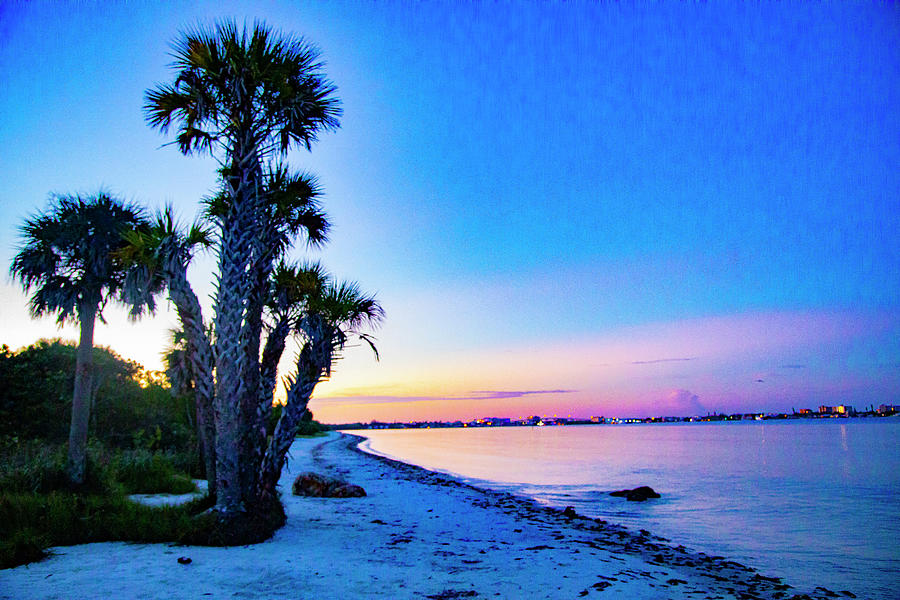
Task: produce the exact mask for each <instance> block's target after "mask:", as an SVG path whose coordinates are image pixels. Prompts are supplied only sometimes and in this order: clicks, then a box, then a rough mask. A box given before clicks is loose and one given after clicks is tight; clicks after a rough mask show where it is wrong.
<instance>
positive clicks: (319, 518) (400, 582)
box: [0, 434, 824, 600]
mask: <svg viewBox="0 0 900 600" xmlns="http://www.w3.org/2000/svg"><path fill="white" fill-rule="evenodd" d="M347 441H348V439H347V438H344V439H342V438H341V437H340V436H339V435H338V434H330V435H329V436H328V437H327V438H312V439H303V440H298V441H297V442H296V443H295V444H294V446H293V447H292V449H291V457H292V459H291V461H290V463H289V465H288V466H287V467H286V468H285V471H284V473H283V474H282V478H281V486H282V489H283V490H284V491H285V493H284V496H283V501H284V505H285V510H286V512H287V517H288V519H287V524H286V525H285V526H284V527H283V528H282V529H281V530H279V531H278V532H277V533H276V534H275V536H274V537H273V538H272V539H271V540H269V541H267V542H264V543H262V544H256V545H253V546H244V547H234V548H206V547H198V546H177V545H171V544H128V543H101V544H85V545H81V546H71V547H60V548H54V549H53V554H54V555H53V556H52V557H51V558H49V559H47V560H44V561H42V562H38V563H33V564H30V565H25V566H22V567H17V568H15V569H9V570H4V571H0V598H4V599H6V598H8V599H17V600H26V599H30V598H40V599H51V598H59V599H67V600H69V599H71V600H75V599H80V598H85V599H87V598H91V599H93V598H109V599H113V598H115V599H117V600H118V599H129V598H152V599H157V598H158V599H166V600H169V599H172V600H174V599H178V598H186V599H187V598H190V599H198V598H252V599H257V598H258V599H264V598H265V599H268V598H291V599H298V598H303V599H313V598H315V599H328V598H335V599H342V600H344V599H354V598H398V599H400V598H442V599H449V598H523V599H525V598H527V599H531V598H553V599H555V598H579V597H586V598H594V597H599V598H623V599H624V598H628V599H642V598H646V599H650V598H659V599H680V598H709V599H712V598H738V597H741V596H739V595H738V594H739V593H742V592H743V593H752V594H753V596H751V597H753V598H756V597H759V598H779V597H790V596H791V595H793V594H794V593H796V590H789V591H787V592H784V591H778V590H777V589H776V583H773V582H770V581H768V580H765V579H763V578H760V577H759V576H757V575H756V574H755V573H754V572H753V571H751V570H749V569H746V568H745V567H740V566H739V565H737V566H735V565H734V564H733V563H726V562H724V561H722V560H718V559H710V558H709V557H704V556H702V555H698V554H694V553H690V552H685V551H683V550H679V549H676V548H674V547H672V545H667V544H664V543H662V542H661V541H660V540H658V539H656V538H652V537H647V536H640V537H638V536H635V535H634V534H630V533H628V532H625V531H624V530H622V529H621V528H618V527H615V526H610V525H605V524H602V523H596V522H594V521H591V520H588V519H581V518H576V519H567V518H565V517H563V516H562V515H561V514H560V513H559V512H558V511H551V510H549V509H542V508H540V507H537V506H536V505H534V504H532V503H529V502H526V501H521V500H516V499H514V498H512V497H511V496H508V495H505V494H497V493H485V492H482V491H480V490H476V489H473V488H470V487H468V486H465V485H461V484H457V483H456V482H454V481H453V480H450V479H448V478H446V477H443V476H440V475H435V474H429V473H427V472H424V471H421V470H419V469H417V468H415V467H408V466H405V465H400V466H397V465H395V464H394V463H392V462H391V461H388V460H385V459H380V458H376V457H372V456H368V455H364V454H361V453H359V452H354V451H351V450H348V449H347V445H348V444H347ZM307 470H314V471H318V472H323V473H328V474H332V475H338V476H343V477H345V478H347V479H349V480H350V482H351V483H355V484H358V485H362V486H363V487H364V488H365V489H366V491H367V492H368V496H367V497H365V498H351V499H320V498H297V497H294V496H292V495H291V494H290V482H291V481H292V479H293V476H295V475H296V474H297V473H299V472H302V471H307ZM179 557H188V558H190V559H191V562H190V564H188V565H181V564H179V563H178V562H177V559H178V558H179ZM674 580H679V581H678V582H675V581H674ZM778 594H781V596H779V595H778ZM811 596H812V597H820V596H817V595H816V594H811ZM821 597H824V596H821Z"/></svg>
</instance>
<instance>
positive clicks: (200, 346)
mask: <svg viewBox="0 0 900 600" xmlns="http://www.w3.org/2000/svg"><path fill="white" fill-rule="evenodd" d="M166 279H167V282H166V284H167V287H168V289H169V298H171V300H172V302H173V303H174V304H175V309H176V310H177V311H178V319H179V320H180V321H181V328H182V330H183V331H184V333H185V335H186V336H187V342H188V344H187V345H188V348H187V351H188V360H190V362H191V370H192V371H193V374H194V394H195V398H196V402H197V432H198V434H199V436H200V445H201V448H202V450H203V461H204V466H205V467H206V481H207V485H208V489H209V495H210V496H212V497H216V447H215V440H216V423H215V418H214V415H213V399H214V398H215V383H214V379H213V353H212V346H211V344H210V342H209V337H207V335H206V329H205V328H204V326H203V313H202V310H201V308H200V301H199V300H198V299H197V295H196V294H195V293H194V290H193V289H191V286H190V283H188V280H187V273H186V271H185V268H184V267H183V266H182V267H181V268H173V269H170V270H169V271H168V272H167V278H166Z"/></svg>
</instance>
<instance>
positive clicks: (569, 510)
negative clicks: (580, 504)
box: [563, 506, 578, 518]
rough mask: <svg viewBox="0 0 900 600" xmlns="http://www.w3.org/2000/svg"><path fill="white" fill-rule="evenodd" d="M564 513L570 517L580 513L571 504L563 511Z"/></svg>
mask: <svg viewBox="0 0 900 600" xmlns="http://www.w3.org/2000/svg"><path fill="white" fill-rule="evenodd" d="M563 515H564V516H566V517H570V518H571V517H576V516H578V514H577V513H576V512H575V509H574V508H573V507H571V506H567V507H566V509H565V510H564V511H563Z"/></svg>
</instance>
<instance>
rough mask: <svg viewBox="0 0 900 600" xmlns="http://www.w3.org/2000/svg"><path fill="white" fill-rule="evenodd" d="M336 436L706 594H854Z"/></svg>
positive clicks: (432, 481)
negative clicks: (694, 577)
mask: <svg viewBox="0 0 900 600" xmlns="http://www.w3.org/2000/svg"><path fill="white" fill-rule="evenodd" d="M341 435H343V436H345V437H349V438H355V439H356V440H357V441H356V442H351V443H349V444H348V448H350V449H351V450H353V451H354V452H357V453H360V454H363V455H365V456H368V457H370V458H372V459H375V460H378V461H382V462H384V463H385V464H388V465H390V466H391V468H393V469H396V470H398V471H400V472H403V473H404V474H406V475H407V476H408V477H410V478H412V479H414V480H416V481H418V482H420V483H426V484H429V485H439V486H456V487H459V488H465V489H468V490H472V491H474V492H476V493H478V494H482V495H484V497H485V499H486V502H485V504H483V505H482V506H483V507H488V506H490V507H493V508H499V509H500V510H503V511H504V512H507V513H509V514H514V515H515V517H516V518H518V519H523V520H539V521H540V520H545V521H550V522H553V523H555V524H557V525H560V526H561V527H569V528H572V529H575V530H577V531H579V532H587V533H590V534H591V535H594V536H596V537H597V538H598V539H596V540H593V541H585V540H573V541H575V542H576V543H581V544H586V545H589V546H593V545H594V544H596V545H601V546H602V547H603V548H604V549H606V550H612V551H619V552H624V553H626V554H629V555H632V556H636V557H638V558H640V559H641V560H643V561H645V562H646V563H647V564H648V565H651V566H665V567H670V568H677V569H688V570H693V571H695V572H696V573H697V574H698V575H699V576H700V577H701V578H705V579H708V580H709V582H710V588H711V591H717V592H720V593H721V592H722V591H724V592H726V593H728V594H731V595H732V596H729V597H737V598H769V597H771V598H779V599H782V598H788V599H791V598H798V599H799V598H802V599H804V600H805V599H806V598H809V599H811V600H813V599H816V600H817V599H819V598H839V597H844V598H856V595H855V594H853V593H852V592H850V591H833V590H829V589H828V588H825V587H817V588H815V589H814V590H812V591H809V590H799V589H796V588H794V586H791V585H790V584H788V583H786V582H784V581H783V579H782V578H779V577H767V576H765V575H763V574H761V573H759V572H758V571H757V570H756V569H755V568H753V567H749V566H747V565H744V564H741V563H739V562H737V561H733V560H728V559H727V558H726V557H722V556H713V555H708V554H706V553H704V552H701V551H698V550H694V549H691V548H688V547H685V546H684V545H680V544H679V545H673V542H672V540H669V539H667V538H664V537H661V536H657V535H654V534H653V533H651V532H649V531H647V530H645V529H641V530H639V531H638V532H637V533H635V532H634V531H633V530H631V529H628V528H627V527H625V526H622V525H618V524H615V523H612V522H609V521H606V520H604V519H599V518H593V517H587V516H583V515H580V514H577V513H567V512H566V509H559V508H554V507H551V506H546V505H543V504H540V503H539V502H537V501H536V500H533V499H531V498H527V497H524V496H518V495H516V494H512V493H510V492H504V491H499V490H492V489H488V488H481V487H478V486H476V485H473V484H470V483H467V482H465V481H462V480H460V479H458V478H456V477H454V476H452V475H449V474H446V473H442V472H438V471H431V470H429V469H426V468H424V467H420V466H418V465H414V464H410V463H406V462H403V461H401V460H399V459H396V458H391V457H388V456H385V455H382V454H377V453H375V452H374V451H372V452H367V451H366V450H363V449H362V448H360V444H361V442H362V441H364V440H366V439H367V438H365V437H364V436H361V435H358V434H355V433H349V432H348V433H344V432H341ZM569 508H571V507H569ZM604 579H607V578H604ZM720 588H721V589H720Z"/></svg>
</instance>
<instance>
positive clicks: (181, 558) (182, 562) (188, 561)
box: [178, 556, 192, 565]
mask: <svg viewBox="0 0 900 600" xmlns="http://www.w3.org/2000/svg"><path fill="white" fill-rule="evenodd" d="M191 562H192V561H191V559H190V558H188V557H187V556H179V557H178V564H179V565H189V564H191Z"/></svg>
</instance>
